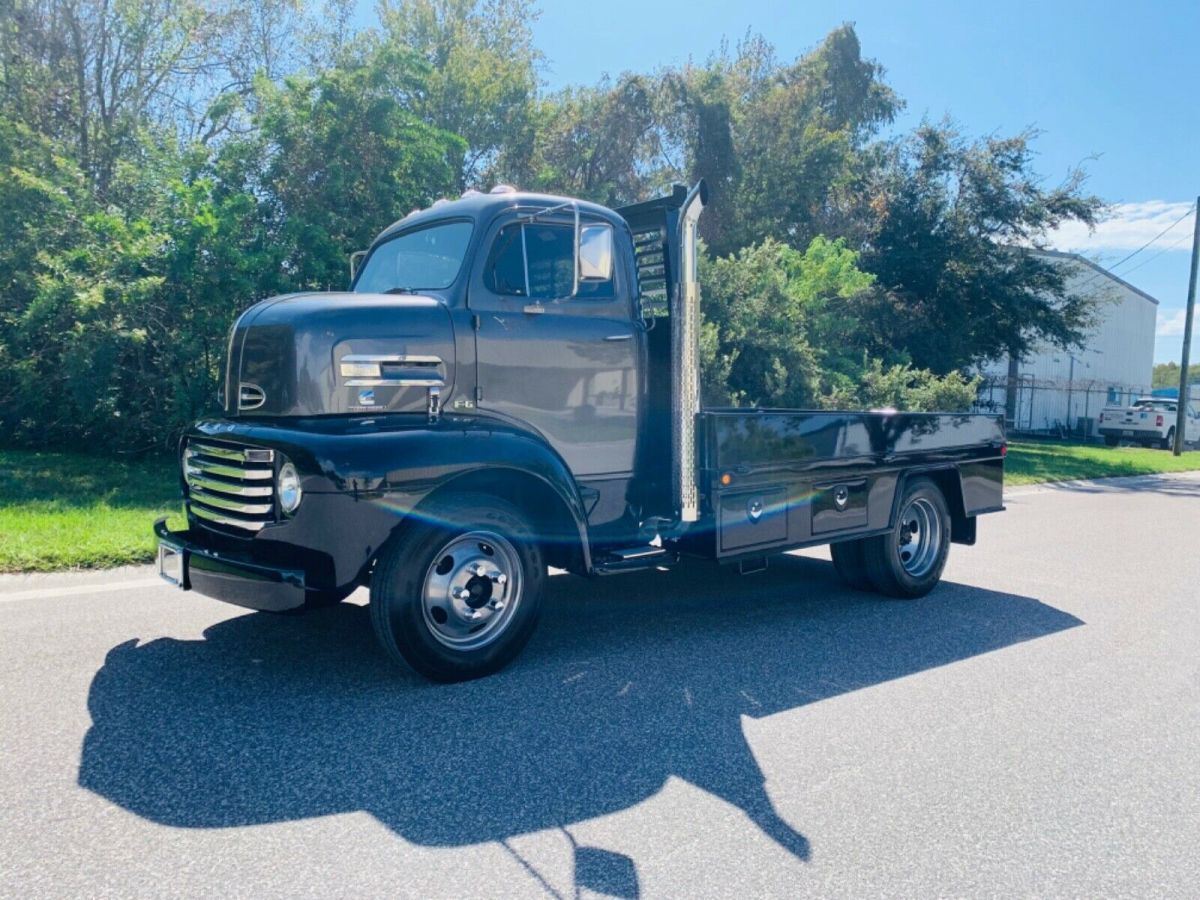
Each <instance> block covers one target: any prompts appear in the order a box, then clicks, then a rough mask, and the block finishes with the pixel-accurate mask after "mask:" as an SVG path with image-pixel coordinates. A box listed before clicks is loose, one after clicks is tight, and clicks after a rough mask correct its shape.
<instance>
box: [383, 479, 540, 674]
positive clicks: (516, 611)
mask: <svg viewBox="0 0 1200 900" xmlns="http://www.w3.org/2000/svg"><path fill="white" fill-rule="evenodd" d="M545 582H546V563H545V560H544V558H543V556H542V550H541V547H540V546H539V545H538V544H537V542H536V541H535V540H534V536H533V530H532V529H531V528H530V526H529V524H528V523H527V522H526V521H525V519H524V517H523V516H522V514H521V512H520V511H519V510H517V509H516V508H515V507H514V506H512V504H510V503H507V502H506V501H504V500H501V499H499V498H497V497H489V496H487V495H482V494H463V495H459V496H457V497H453V498H447V499H446V500H444V501H442V502H439V503H436V504H435V505H431V506H429V507H426V508H423V509H421V510H420V511H419V513H418V514H414V515H413V517H412V519H411V520H410V521H409V522H408V523H406V524H405V525H403V526H402V527H401V528H400V529H399V531H398V532H397V533H396V534H395V535H394V536H393V538H392V540H391V541H390V542H389V543H388V545H387V547H386V548H385V549H384V551H383V553H382V554H381V555H380V559H379V565H378V566H377V567H376V569H375V573H374V574H373V575H372V577H371V624H372V626H373V627H374V630H375V636H376V637H377V638H378V640H379V643H380V646H382V647H383V650H384V652H385V653H387V655H388V656H390V657H391V658H393V659H395V660H397V661H403V662H405V663H407V664H408V665H409V666H411V667H412V668H413V669H415V670H416V671H417V672H419V673H420V674H421V675H424V676H425V677H426V678H430V679H432V680H434V681H465V680H467V679H471V678H479V677H481V676H483V675H490V674H491V673H493V672H495V671H497V670H499V669H500V668H502V667H503V666H505V665H506V664H507V663H508V662H510V661H511V660H512V659H513V657H515V656H516V655H517V654H518V653H519V652H520V651H521V649H522V648H523V647H524V646H525V644H526V643H527V642H528V641H529V638H530V637H531V636H532V634H533V630H534V627H535V626H536V625H537V620H538V614H539V612H540V603H541V596H542V592H543V588H544V586H545Z"/></svg>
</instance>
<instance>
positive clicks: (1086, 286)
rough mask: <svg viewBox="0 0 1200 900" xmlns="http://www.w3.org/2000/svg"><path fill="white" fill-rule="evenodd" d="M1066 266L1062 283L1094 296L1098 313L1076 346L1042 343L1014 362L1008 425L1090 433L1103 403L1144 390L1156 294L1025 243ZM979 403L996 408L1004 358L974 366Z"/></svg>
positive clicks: (999, 408)
mask: <svg viewBox="0 0 1200 900" xmlns="http://www.w3.org/2000/svg"><path fill="white" fill-rule="evenodd" d="M1033 252H1036V253H1037V254H1038V255H1039V256H1042V257H1044V258H1046V259H1049V260H1053V261H1054V262H1055V263H1057V264H1058V265H1061V266H1065V267H1067V268H1068V270H1069V271H1068V275H1067V285H1066V286H1067V290H1068V291H1069V292H1072V293H1082V294H1091V295H1094V296H1097V297H1098V298H1099V299H1100V305H1099V308H1098V310H1097V312H1098V315H1099V321H1098V323H1097V324H1096V326H1095V328H1094V329H1093V330H1092V333H1091V334H1090V335H1089V337H1088V338H1087V340H1086V341H1084V344H1083V347H1082V348H1079V349H1074V350H1070V351H1067V350H1059V349H1057V348H1054V347H1045V348H1042V349H1040V350H1038V351H1037V352H1035V353H1034V354H1032V355H1031V356H1030V357H1029V358H1028V359H1026V360H1024V361H1022V362H1021V364H1020V366H1019V368H1018V380H1017V410H1016V421H1015V430H1017V431H1032V432H1046V433H1055V432H1058V433H1064V432H1073V433H1076V434H1078V435H1080V436H1087V437H1092V436H1095V435H1096V430H1095V429H1096V424H1095V422H1096V416H1097V415H1098V414H1099V412H1100V410H1101V409H1103V408H1104V406H1105V405H1107V404H1109V403H1124V402H1128V401H1129V400H1130V399H1131V398H1136V397H1137V396H1139V395H1142V394H1149V393H1150V381H1151V371H1152V369H1153V367H1154V330H1155V325H1156V320H1157V312H1158V301H1157V300H1155V299H1154V298H1153V297H1151V296H1150V295H1149V294H1147V293H1146V292H1145V291H1141V290H1138V289H1137V288H1135V287H1134V286H1133V285H1131V284H1129V282H1127V281H1124V280H1123V279H1121V278H1119V277H1117V276H1116V275H1114V274H1112V273H1111V272H1109V271H1108V270H1107V269H1104V268H1102V267H1100V266H1098V265H1096V264H1095V263H1093V262H1092V261H1090V260H1088V259H1085V258H1084V257H1082V256H1079V255H1078V254H1075V253H1059V252H1057V251H1041V250H1039V251H1033ZM982 374H983V375H984V376H985V378H986V379H987V380H986V382H985V386H984V388H983V390H982V391H981V393H980V408H981V409H985V410H993V411H996V412H1003V411H1004V403H1005V389H1006V385H1007V379H1008V359H1007V358H1004V359H999V360H996V361H995V362H993V363H989V364H988V365H986V366H984V367H983V368H982Z"/></svg>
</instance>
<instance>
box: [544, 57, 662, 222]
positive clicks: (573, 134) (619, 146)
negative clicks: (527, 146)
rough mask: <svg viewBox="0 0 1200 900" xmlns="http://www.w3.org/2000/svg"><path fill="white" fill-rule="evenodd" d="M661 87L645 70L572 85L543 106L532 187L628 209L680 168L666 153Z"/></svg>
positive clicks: (656, 188) (549, 99) (652, 191)
mask: <svg viewBox="0 0 1200 900" xmlns="http://www.w3.org/2000/svg"><path fill="white" fill-rule="evenodd" d="M659 101H660V96H659V84H658V83H657V82H656V80H655V79H653V78H648V77H644V76H641V75H628V74H627V75H622V76H621V77H620V78H619V79H618V80H617V81H616V83H613V82H611V81H609V80H608V79H605V80H604V81H602V82H601V83H600V84H599V85H598V86H597V87H594V88H569V89H567V90H564V91H561V92H560V93H558V94H555V95H554V96H552V97H550V98H548V99H547V100H545V101H543V102H542V103H540V104H539V114H538V120H539V122H540V127H539V129H538V133H537V139H536V144H535V148H534V153H533V159H532V163H531V166H530V169H531V171H530V177H529V180H528V185H529V186H530V187H532V188H534V189H541V190H547V191H551V192H553V193H561V194H568V195H571V196H577V197H582V198H585V199H588V200H594V201H596V202H597V203H603V204H605V205H608V206H620V205H623V204H626V203H633V202H636V201H637V200H641V199H644V198H645V197H646V196H647V195H649V194H651V193H654V192H655V191H656V190H658V189H659V188H660V187H661V186H662V185H663V183H664V182H669V181H670V180H672V178H671V177H672V175H675V174H676V173H675V172H674V171H673V170H671V169H670V168H669V163H668V162H667V160H666V158H665V154H664V151H663V141H664V135H663V133H662V131H661V128H660V125H659V109H658V103H659Z"/></svg>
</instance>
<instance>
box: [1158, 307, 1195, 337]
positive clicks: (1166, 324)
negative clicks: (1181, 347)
mask: <svg viewBox="0 0 1200 900" xmlns="http://www.w3.org/2000/svg"><path fill="white" fill-rule="evenodd" d="M1186 320H1187V310H1186V309H1172V310H1170V311H1167V312H1164V311H1162V310H1159V312H1158V327H1157V328H1156V329H1155V330H1154V334H1155V335H1156V336H1157V337H1182V336H1183V326H1184V324H1185V323H1186ZM1193 328H1195V326H1194V325H1193ZM1192 335H1193V336H1195V331H1193V332H1192Z"/></svg>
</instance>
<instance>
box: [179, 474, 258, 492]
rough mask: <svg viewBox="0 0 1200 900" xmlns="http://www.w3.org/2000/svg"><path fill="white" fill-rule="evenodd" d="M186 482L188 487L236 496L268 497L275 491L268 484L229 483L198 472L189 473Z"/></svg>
mask: <svg viewBox="0 0 1200 900" xmlns="http://www.w3.org/2000/svg"><path fill="white" fill-rule="evenodd" d="M187 484H188V487H189V488H201V489H204V490H210V491H220V492H222V493H225V494H234V495H236V496H238V497H270V496H271V495H272V494H273V493H274V492H275V489H274V488H273V487H271V486H270V485H254V484H230V483H229V482H228V481H214V480H213V479H211V478H205V477H204V476H203V475H200V474H198V473H193V474H191V475H189V476H188V478H187Z"/></svg>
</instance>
